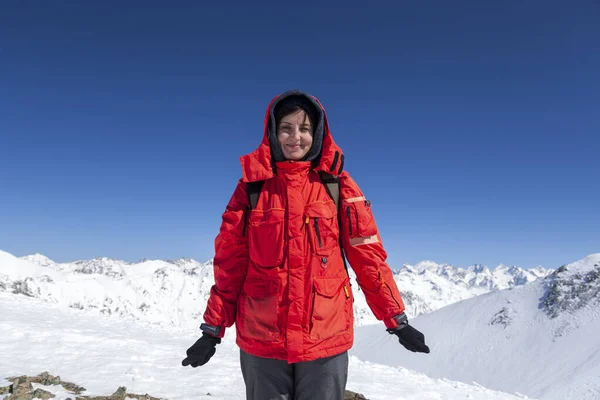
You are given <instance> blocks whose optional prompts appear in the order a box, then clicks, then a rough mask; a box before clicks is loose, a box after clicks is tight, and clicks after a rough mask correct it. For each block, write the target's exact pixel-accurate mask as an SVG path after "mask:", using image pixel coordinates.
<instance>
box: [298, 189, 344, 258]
mask: <svg viewBox="0 0 600 400" xmlns="http://www.w3.org/2000/svg"><path fill="white" fill-rule="evenodd" d="M304 223H305V224H306V227H307V232H308V240H309V243H310V249H311V251H312V252H313V254H316V255H318V256H323V257H328V256H330V255H331V253H332V252H333V251H334V250H335V249H336V248H337V247H338V238H339V230H340V229H339V226H338V218H337V209H336V206H335V203H334V202H333V201H329V202H322V201H318V202H314V203H310V204H307V205H306V208H305V210H304Z"/></svg>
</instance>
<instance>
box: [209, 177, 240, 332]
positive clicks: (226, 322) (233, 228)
mask: <svg viewBox="0 0 600 400" xmlns="http://www.w3.org/2000/svg"><path fill="white" fill-rule="evenodd" d="M247 207H248V195H247V192H246V186H245V183H243V182H242V181H241V180H240V181H239V182H238V185H237V187H236V189H235V191H234V193H233V195H232V196H231V199H230V200H229V203H228V204H227V207H226V208H225V212H224V213H223V215H222V223H221V228H220V230H219V233H218V235H217V237H216V238H215V257H214V262H213V264H214V279H215V283H214V285H213V286H212V287H211V289H210V296H209V298H208V303H207V306H206V311H205V312H204V322H206V323H207V324H209V325H212V326H218V327H221V332H220V334H219V337H223V335H224V334H225V328H226V327H230V326H232V325H233V323H234V322H235V317H236V309H237V301H238V297H239V294H240V291H241V288H242V285H243V283H244V279H245V277H246V271H247V270H248V262H249V257H248V240H247V238H246V236H245V232H244V229H245V227H244V225H245V217H246V209H247Z"/></svg>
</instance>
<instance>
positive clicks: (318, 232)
mask: <svg viewBox="0 0 600 400" xmlns="http://www.w3.org/2000/svg"><path fill="white" fill-rule="evenodd" d="M314 221H315V232H316V234H317V240H318V241H319V248H322V247H323V243H322V242H321V231H319V219H318V218H316V217H315V218H314Z"/></svg>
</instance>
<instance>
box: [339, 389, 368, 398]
mask: <svg viewBox="0 0 600 400" xmlns="http://www.w3.org/2000/svg"><path fill="white" fill-rule="evenodd" d="M344 400H367V398H366V397H365V396H363V395H362V394H360V393H356V392H352V391H350V390H346V391H345V392H344Z"/></svg>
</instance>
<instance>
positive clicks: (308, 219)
mask: <svg viewBox="0 0 600 400" xmlns="http://www.w3.org/2000/svg"><path fill="white" fill-rule="evenodd" d="M309 221H310V218H308V215H307V216H306V220H305V221H304V223H305V224H306V225H308V223H309Z"/></svg>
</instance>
